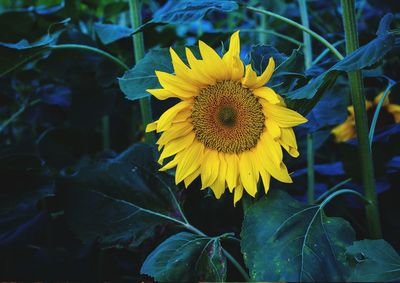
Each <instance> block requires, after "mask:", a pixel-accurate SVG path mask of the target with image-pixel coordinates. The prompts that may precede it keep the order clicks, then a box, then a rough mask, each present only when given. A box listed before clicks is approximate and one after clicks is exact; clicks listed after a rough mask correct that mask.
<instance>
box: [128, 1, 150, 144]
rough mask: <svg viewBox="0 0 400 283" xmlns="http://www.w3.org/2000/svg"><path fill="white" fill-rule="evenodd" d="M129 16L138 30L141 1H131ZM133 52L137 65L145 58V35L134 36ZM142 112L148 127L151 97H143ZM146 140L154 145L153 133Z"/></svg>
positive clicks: (143, 120)
mask: <svg viewBox="0 0 400 283" xmlns="http://www.w3.org/2000/svg"><path fill="white" fill-rule="evenodd" d="M129 14H130V20H131V26H132V29H136V28H138V27H139V26H140V25H141V23H142V19H141V3H139V0H129ZM132 38H133V52H134V56H135V64H137V62H139V60H141V59H142V58H143V57H144V41H143V33H141V32H138V33H135V34H134V35H133V36H132ZM139 104H140V112H141V115H142V122H143V126H144V127H146V125H147V124H149V123H150V122H151V120H152V114H151V103H150V96H147V97H143V98H141V99H140V100H139ZM144 140H145V142H146V143H154V142H155V140H154V135H153V134H152V133H145V135H144Z"/></svg>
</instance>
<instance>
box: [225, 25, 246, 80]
mask: <svg viewBox="0 0 400 283" xmlns="http://www.w3.org/2000/svg"><path fill="white" fill-rule="evenodd" d="M222 60H223V61H224V62H225V65H226V67H227V71H228V75H229V76H230V79H231V80H234V81H239V80H241V79H242V78H243V73H244V65H243V62H242V60H240V38H239V31H236V32H234V33H233V34H232V36H231V40H230V43H229V50H228V51H227V52H226V53H225V54H224V56H223V57H222Z"/></svg>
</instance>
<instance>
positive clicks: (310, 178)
mask: <svg viewBox="0 0 400 283" xmlns="http://www.w3.org/2000/svg"><path fill="white" fill-rule="evenodd" d="M314 154H315V152H314V134H313V133H308V134H307V202H308V203H309V204H312V203H314V198H315V172H314Z"/></svg>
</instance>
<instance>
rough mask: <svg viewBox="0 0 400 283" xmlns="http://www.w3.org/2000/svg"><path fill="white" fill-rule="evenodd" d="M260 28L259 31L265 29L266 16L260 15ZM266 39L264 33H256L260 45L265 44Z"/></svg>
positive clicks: (266, 35)
mask: <svg viewBox="0 0 400 283" xmlns="http://www.w3.org/2000/svg"><path fill="white" fill-rule="evenodd" d="M260 28H261V30H266V29H267V16H266V15H264V14H260ZM267 37H268V34H267V33H265V32H259V33H258V41H259V42H260V43H262V44H266V43H267Z"/></svg>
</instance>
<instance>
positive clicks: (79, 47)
mask: <svg viewBox="0 0 400 283" xmlns="http://www.w3.org/2000/svg"><path fill="white" fill-rule="evenodd" d="M49 47H50V49H51V50H64V49H76V50H84V51H89V52H92V53H97V54H99V55H101V56H103V57H106V58H108V59H110V60H111V61H113V62H114V63H116V64H117V65H119V66H121V68H123V69H124V70H125V71H128V70H129V67H128V66H127V65H125V63H124V62H122V61H121V60H120V59H118V58H117V57H114V56H113V55H111V54H109V53H107V52H105V51H103V50H101V49H98V48H95V47H91V46H87V45H81V44H60V45H50V46H49ZM43 50H44V51H46V49H43Z"/></svg>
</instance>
